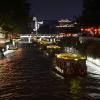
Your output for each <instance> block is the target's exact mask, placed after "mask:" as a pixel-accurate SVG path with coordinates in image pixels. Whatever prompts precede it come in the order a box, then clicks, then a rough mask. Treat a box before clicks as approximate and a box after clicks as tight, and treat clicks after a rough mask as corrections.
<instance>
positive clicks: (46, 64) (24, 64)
mask: <svg viewBox="0 0 100 100" xmlns="http://www.w3.org/2000/svg"><path fill="white" fill-rule="evenodd" d="M21 47H22V49H20V50H18V51H16V52H15V53H12V54H11V55H8V56H7V57H6V58H5V59H4V60H2V61H0V100H21V99H23V100H37V99H38V100H41V99H43V100H47V99H48V97H49V99H50V100H53V99H54V100H92V99H93V100H97V99H100V96H99V93H100V79H98V78H97V77H93V76H94V74H88V76H87V77H67V78H66V79H65V78H63V77H62V76H60V75H59V74H57V73H55V72H54V71H53V70H52V68H51V66H52V65H51V60H50V58H49V56H48V57H47V56H43V55H42V53H41V52H40V51H39V50H37V49H36V48H34V46H33V45H32V44H30V45H27V44H25V45H22V46H21ZM40 98H41V99H40Z"/></svg>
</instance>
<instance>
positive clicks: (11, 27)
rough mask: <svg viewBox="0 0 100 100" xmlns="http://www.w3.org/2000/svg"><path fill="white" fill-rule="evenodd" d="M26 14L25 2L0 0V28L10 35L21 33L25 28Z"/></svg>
mask: <svg viewBox="0 0 100 100" xmlns="http://www.w3.org/2000/svg"><path fill="white" fill-rule="evenodd" d="M28 13H29V4H28V3H27V2H26V0H1V1H0V26H1V27H3V29H5V30H6V31H8V32H10V33H17V32H23V31H24V30H25V28H26V27H27V22H28Z"/></svg>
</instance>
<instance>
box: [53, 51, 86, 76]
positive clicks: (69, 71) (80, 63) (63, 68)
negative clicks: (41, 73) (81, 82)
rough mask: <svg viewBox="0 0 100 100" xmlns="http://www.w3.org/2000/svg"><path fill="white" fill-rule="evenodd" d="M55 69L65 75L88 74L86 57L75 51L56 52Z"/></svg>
mask: <svg viewBox="0 0 100 100" xmlns="http://www.w3.org/2000/svg"><path fill="white" fill-rule="evenodd" d="M54 69H55V71H56V72H58V73H59V74H61V75H63V76H68V75H70V76H71V75H73V76H74V75H77V76H85V75H87V67H86V57H83V56H81V55H80V54H75V53H61V54H56V57H55V63H54Z"/></svg>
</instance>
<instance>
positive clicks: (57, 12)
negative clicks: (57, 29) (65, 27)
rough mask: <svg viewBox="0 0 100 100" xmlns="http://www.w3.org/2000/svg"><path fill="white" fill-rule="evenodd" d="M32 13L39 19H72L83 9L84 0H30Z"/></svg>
mask: <svg viewBox="0 0 100 100" xmlns="http://www.w3.org/2000/svg"><path fill="white" fill-rule="evenodd" d="M28 1H29V2H30V3H31V9H30V15H32V16H36V17H37V18H39V19H61V18H68V19H72V18H73V16H74V15H76V16H78V15H80V14H81V11H82V0H28Z"/></svg>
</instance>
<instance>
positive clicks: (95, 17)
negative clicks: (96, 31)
mask: <svg viewBox="0 0 100 100" xmlns="http://www.w3.org/2000/svg"><path fill="white" fill-rule="evenodd" d="M80 23H81V24H82V25H84V26H96V27H97V26H99V25H100V5H99V0H83V12H82V15H81V17H80Z"/></svg>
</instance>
